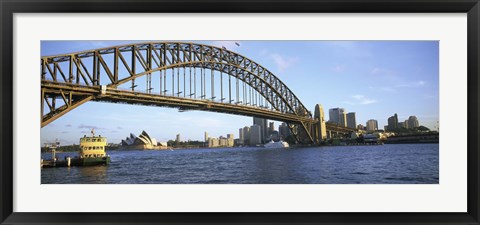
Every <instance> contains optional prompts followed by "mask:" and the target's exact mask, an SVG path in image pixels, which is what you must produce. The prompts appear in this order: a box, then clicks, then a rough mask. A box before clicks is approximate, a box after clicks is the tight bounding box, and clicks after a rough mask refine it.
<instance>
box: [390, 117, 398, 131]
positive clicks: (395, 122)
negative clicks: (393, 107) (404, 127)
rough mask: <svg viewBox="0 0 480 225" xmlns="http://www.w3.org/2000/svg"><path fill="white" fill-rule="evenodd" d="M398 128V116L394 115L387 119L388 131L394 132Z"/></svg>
mask: <svg viewBox="0 0 480 225" xmlns="http://www.w3.org/2000/svg"><path fill="white" fill-rule="evenodd" d="M397 128H398V116H397V114H396V113H395V114H394V115H393V116H391V117H388V130H389V131H392V130H396V129H397Z"/></svg>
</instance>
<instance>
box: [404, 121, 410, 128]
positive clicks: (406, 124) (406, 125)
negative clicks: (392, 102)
mask: <svg viewBox="0 0 480 225" xmlns="http://www.w3.org/2000/svg"><path fill="white" fill-rule="evenodd" d="M404 124H405V128H407V129H409V128H410V127H409V126H408V120H405V122H404Z"/></svg>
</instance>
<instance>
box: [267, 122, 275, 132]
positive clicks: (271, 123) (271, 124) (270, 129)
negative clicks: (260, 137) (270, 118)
mask: <svg viewBox="0 0 480 225" xmlns="http://www.w3.org/2000/svg"><path fill="white" fill-rule="evenodd" d="M274 131H275V124H274V123H273V122H270V123H268V135H271V134H272V133H273V132H274Z"/></svg>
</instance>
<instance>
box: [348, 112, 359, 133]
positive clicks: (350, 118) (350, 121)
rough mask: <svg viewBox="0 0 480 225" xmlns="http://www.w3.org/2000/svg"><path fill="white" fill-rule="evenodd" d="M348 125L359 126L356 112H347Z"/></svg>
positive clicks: (351, 126) (353, 127)
mask: <svg viewBox="0 0 480 225" xmlns="http://www.w3.org/2000/svg"><path fill="white" fill-rule="evenodd" d="M347 127H349V128H352V129H356V128H357V119H356V118H355V112H349V113H347Z"/></svg>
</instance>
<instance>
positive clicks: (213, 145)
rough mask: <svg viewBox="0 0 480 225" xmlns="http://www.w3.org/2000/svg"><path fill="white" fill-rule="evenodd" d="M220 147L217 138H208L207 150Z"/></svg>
mask: <svg viewBox="0 0 480 225" xmlns="http://www.w3.org/2000/svg"><path fill="white" fill-rule="evenodd" d="M219 145H220V142H219V140H218V138H214V137H210V138H208V147H209V148H216V147H218V146H219Z"/></svg>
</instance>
